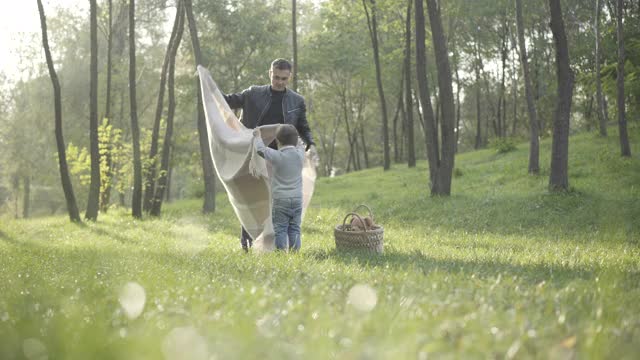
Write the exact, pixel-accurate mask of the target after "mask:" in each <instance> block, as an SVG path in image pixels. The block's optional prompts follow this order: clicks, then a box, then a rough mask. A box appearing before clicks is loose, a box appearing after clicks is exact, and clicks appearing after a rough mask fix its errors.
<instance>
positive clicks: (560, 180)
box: [549, 0, 574, 191]
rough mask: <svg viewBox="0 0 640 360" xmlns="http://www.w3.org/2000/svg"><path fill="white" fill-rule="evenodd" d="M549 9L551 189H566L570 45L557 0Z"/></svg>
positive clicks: (571, 93) (569, 104)
mask: <svg viewBox="0 0 640 360" xmlns="http://www.w3.org/2000/svg"><path fill="white" fill-rule="evenodd" d="M549 8H550V10H551V31H552V32H553V39H554V42H555V45H556V65H557V76H558V100H557V103H556V110H555V114H554V119H553V140H552V142H551V173H550V175H549V190H550V191H567V190H569V176H568V159H569V117H570V115H571V100H572V97H573V79H574V75H573V71H572V70H571V67H570V66H569V47H568V44H567V37H566V34H565V31H564V21H563V19H562V9H561V6H560V0H549Z"/></svg>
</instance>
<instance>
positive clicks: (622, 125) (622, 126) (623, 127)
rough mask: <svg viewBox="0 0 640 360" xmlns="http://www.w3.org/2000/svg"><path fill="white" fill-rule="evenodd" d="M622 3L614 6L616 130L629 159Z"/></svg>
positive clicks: (622, 149) (621, 1) (621, 150)
mask: <svg viewBox="0 0 640 360" xmlns="http://www.w3.org/2000/svg"><path fill="white" fill-rule="evenodd" d="M623 3H624V1H623V0H618V1H617V6H616V24H617V25H616V34H617V38H618V71H617V88H618V129H619V134H620V153H621V155H622V156H626V157H630V156H631V148H630V147H629V135H628V134H627V119H626V114H625V106H624V60H625V58H624V57H625V54H624V29H623V27H622V16H623V14H624V9H623V7H622V5H623Z"/></svg>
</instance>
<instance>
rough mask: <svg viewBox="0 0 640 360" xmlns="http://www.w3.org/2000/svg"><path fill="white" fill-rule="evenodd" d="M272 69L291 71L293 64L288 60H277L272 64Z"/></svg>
mask: <svg viewBox="0 0 640 360" xmlns="http://www.w3.org/2000/svg"><path fill="white" fill-rule="evenodd" d="M271 68H272V69H278V70H289V71H291V68H292V66H291V63H290V62H289V61H288V60H286V59H275V60H273V61H272V62H271Z"/></svg>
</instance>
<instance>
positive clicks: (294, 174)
mask: <svg viewBox="0 0 640 360" xmlns="http://www.w3.org/2000/svg"><path fill="white" fill-rule="evenodd" d="M253 135H254V147H255V149H256V151H257V152H258V155H260V156H262V157H263V158H265V160H267V161H269V162H270V163H271V168H272V176H271V198H272V200H273V210H272V220H273V229H274V231H275V236H276V248H277V249H278V250H287V249H291V250H293V251H298V250H299V249H300V222H301V218H302V165H303V163H304V149H303V148H302V147H298V146H296V145H297V144H298V131H297V130H296V128H295V127H294V126H293V125H290V124H284V125H280V127H279V128H278V130H277V131H276V141H277V144H278V150H274V149H271V148H269V147H267V146H265V144H264V142H263V141H262V138H261V137H260V129H256V130H254V131H253ZM287 237H288V241H287Z"/></svg>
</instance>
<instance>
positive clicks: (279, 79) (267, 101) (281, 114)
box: [224, 59, 318, 251]
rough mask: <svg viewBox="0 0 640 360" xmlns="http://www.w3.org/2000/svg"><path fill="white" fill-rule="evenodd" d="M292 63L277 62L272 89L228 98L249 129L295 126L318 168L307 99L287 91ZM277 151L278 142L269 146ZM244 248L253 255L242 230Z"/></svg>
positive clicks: (261, 88) (250, 90) (271, 75)
mask: <svg viewBox="0 0 640 360" xmlns="http://www.w3.org/2000/svg"><path fill="white" fill-rule="evenodd" d="M291 68H292V67H291V63H290V62H289V61H287V60H285V59H276V60H273V62H272V63H271V67H270V68H269V79H271V84H270V85H262V86H251V87H249V88H248V89H245V90H243V91H242V92H239V93H236V94H227V95H224V98H225V100H226V101H227V103H228V104H229V107H231V108H232V109H242V117H241V119H240V122H242V124H243V125H244V126H246V127H247V128H249V129H255V128H256V127H258V126H262V125H270V124H291V125H293V126H295V128H296V130H298V134H299V135H300V137H301V138H302V141H304V143H305V144H306V148H305V151H308V152H309V153H310V155H311V157H312V158H313V159H314V161H315V162H316V164H317V163H318V152H317V150H316V146H315V143H314V142H313V137H312V136H311V129H309V123H308V122H307V107H306V105H305V103H304V98H303V97H302V96H301V95H300V94H298V93H297V92H295V91H293V90H291V89H289V88H287V84H288V83H289V79H290V78H291V75H292V74H291ZM269 147H271V148H273V149H277V147H276V144H275V141H274V142H273V143H271V144H270V145H269ZM240 244H241V245H242V248H243V249H244V251H249V247H251V245H252V240H251V237H250V236H249V234H248V233H247V232H246V231H245V229H244V228H243V229H242V234H241V236H240Z"/></svg>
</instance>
